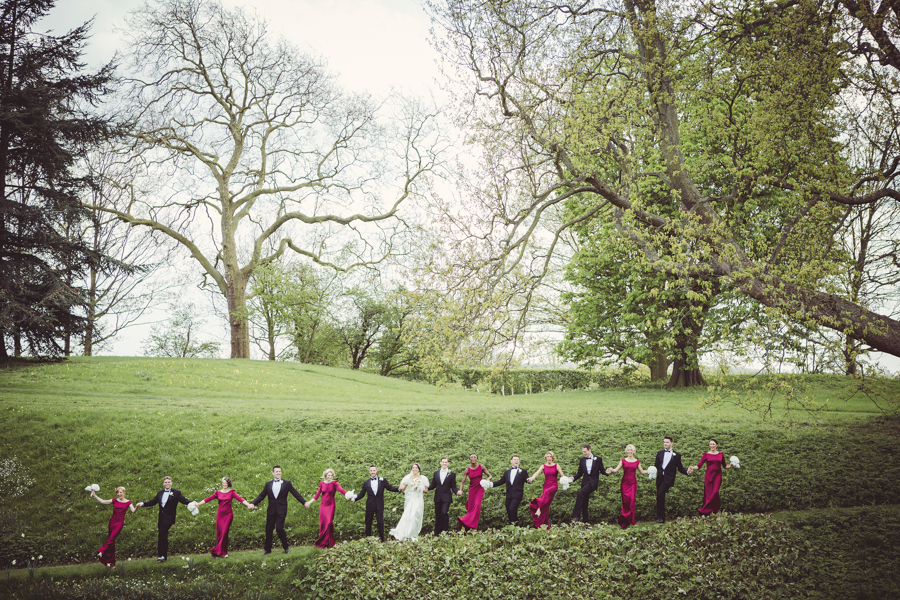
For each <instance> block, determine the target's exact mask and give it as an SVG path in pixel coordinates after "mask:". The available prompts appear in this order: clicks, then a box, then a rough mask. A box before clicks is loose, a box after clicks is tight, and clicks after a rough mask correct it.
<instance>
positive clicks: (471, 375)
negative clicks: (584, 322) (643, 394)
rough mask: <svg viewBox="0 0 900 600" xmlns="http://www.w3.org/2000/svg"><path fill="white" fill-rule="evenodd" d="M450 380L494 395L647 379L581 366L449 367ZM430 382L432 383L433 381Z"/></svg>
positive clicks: (408, 376) (418, 377) (417, 376)
mask: <svg viewBox="0 0 900 600" xmlns="http://www.w3.org/2000/svg"><path fill="white" fill-rule="evenodd" d="M448 375H449V377H448V380H449V383H458V384H459V385H461V386H462V387H464V388H466V389H475V388H478V389H479V390H482V391H490V392H491V393H493V394H503V395H507V394H536V393H539V392H552V391H564V390H587V389H596V388H605V389H608V388H614V387H621V386H625V385H632V384H635V383H639V382H645V381H648V378H647V377H646V375H645V374H642V373H641V372H638V371H632V372H628V373H624V372H618V371H609V372H600V371H586V370H582V369H489V368H478V369H474V368H473V369H463V368H456V369H450V370H449V372H448ZM399 376H401V377H403V378H405V379H410V380H413V381H425V380H428V378H427V377H425V376H424V375H422V374H421V373H415V372H406V373H402V374H400V375H399ZM432 383H433V382H432Z"/></svg>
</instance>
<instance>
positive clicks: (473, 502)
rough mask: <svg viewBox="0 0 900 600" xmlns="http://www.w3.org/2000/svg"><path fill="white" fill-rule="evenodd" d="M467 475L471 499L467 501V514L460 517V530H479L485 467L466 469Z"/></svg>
mask: <svg viewBox="0 0 900 600" xmlns="http://www.w3.org/2000/svg"><path fill="white" fill-rule="evenodd" d="M466 475H467V476H468V478H469V498H468V499H467V500H466V514H465V515H464V516H462V517H459V529H462V528H463V527H468V528H469V529H478V519H480V518H481V501H482V500H483V499H484V488H483V487H481V478H482V476H483V475H484V467H482V466H481V465H478V466H477V467H475V468H474V469H473V468H471V467H466Z"/></svg>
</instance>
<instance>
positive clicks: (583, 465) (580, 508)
mask: <svg viewBox="0 0 900 600" xmlns="http://www.w3.org/2000/svg"><path fill="white" fill-rule="evenodd" d="M581 454H582V457H581V458H580V459H579V460H578V472H577V473H575V477H573V478H572V481H573V482H574V481H578V480H579V479H581V478H582V477H584V479H582V481H581V489H580V490H578V495H577V496H575V508H573V509H572V522H573V523H577V522H578V521H579V520H581V521H584V522H585V523H587V520H588V502H589V501H590V499H591V494H593V493H594V492H595V491H596V490H597V488H598V487H600V474H601V473H602V474H603V475H609V473H607V471H606V469H604V468H603V459H602V458H600V457H599V456H594V455H593V454H592V453H591V445H590V444H585V445H584V446H582V447H581Z"/></svg>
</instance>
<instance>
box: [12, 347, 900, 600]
mask: <svg viewBox="0 0 900 600" xmlns="http://www.w3.org/2000/svg"><path fill="white" fill-rule="evenodd" d="M811 381H812V387H811V389H810V390H809V391H808V393H807V394H808V396H809V397H810V398H811V399H812V400H814V401H815V402H816V403H817V404H818V405H820V406H822V407H823V408H822V410H819V411H816V412H812V413H795V414H793V415H792V426H791V427H785V426H784V422H785V420H784V419H785V415H784V414H783V413H781V412H779V411H778V410H777V409H776V411H775V412H774V414H773V418H772V419H769V420H766V421H763V420H761V419H760V417H759V415H758V414H756V413H751V412H747V411H745V410H743V409H741V408H737V407H735V406H733V405H731V404H717V405H714V406H707V405H706V404H705V403H704V399H705V398H706V397H707V396H708V393H707V392H706V391H705V390H696V389H694V390H675V391H669V390H664V389H661V388H659V387H657V386H649V385H646V386H634V387H628V388H617V389H598V390H591V391H577V392H550V393H542V394H530V395H515V396H497V395H491V394H487V393H484V392H478V391H476V390H468V391H467V390H463V389H459V388H443V389H438V388H435V387H433V386H429V385H426V384H422V383H414V382H408V381H403V380H396V379H388V378H383V377H379V376H376V375H372V374H368V373H361V372H354V371H349V370H343V369H332V368H326V367H317V366H310V365H300V364H294V363H273V362H262V361H245V360H240V361H237V360H173V359H148V358H116V357H104V358H89V359H85V358H75V359H72V360H69V361H66V362H61V363H48V364H35V363H27V362H26V363H16V364H13V365H9V366H7V367H5V368H2V370H0V414H2V415H3V419H2V421H0V461H6V462H5V463H4V464H6V465H10V464H11V465H14V466H15V473H12V474H4V475H2V476H0V486H3V487H0V493H2V496H0V536H2V537H0V568H2V567H5V566H7V565H9V564H10V563H11V561H12V560H17V565H16V566H17V567H18V566H20V565H21V564H22V561H23V560H24V559H26V558H28V557H30V556H32V555H34V556H36V555H41V556H43V557H44V558H43V560H42V562H41V564H42V565H49V566H51V567H52V568H58V569H73V568H76V567H72V566H63V565H79V564H83V565H89V566H82V567H77V568H79V569H85V568H89V569H93V570H96V569H101V568H102V567H99V566H98V565H96V564H94V562H93V560H94V555H95V553H96V548H97V547H98V546H99V545H100V544H101V543H102V542H103V541H104V539H105V533H106V524H107V521H108V519H109V512H110V509H109V507H108V506H102V505H99V504H98V503H96V502H94V501H93V500H91V499H90V498H89V497H88V493H87V492H84V491H83V490H84V487H85V486H86V485H88V484H91V483H98V484H99V485H100V487H101V492H100V494H99V495H100V496H101V497H103V498H109V497H111V496H112V495H113V491H112V490H113V488H114V487H115V486H117V485H123V486H125V487H126V488H127V494H126V495H127V497H128V498H129V499H131V500H132V501H134V502H137V501H141V500H149V499H150V498H152V497H153V495H154V494H155V493H156V491H157V490H158V489H160V488H161V481H162V478H163V476H164V475H171V476H172V477H173V478H174V479H175V487H177V488H179V489H181V490H182V492H183V493H184V494H185V495H186V496H187V497H188V498H190V499H193V500H199V499H202V498H204V497H206V496H208V495H210V494H211V493H212V491H213V489H214V488H215V486H216V485H217V483H218V481H219V479H220V478H221V477H222V476H223V475H227V476H229V477H231V478H232V480H233V482H234V486H235V489H236V490H237V491H238V493H240V494H241V495H242V496H244V497H245V498H247V499H248V500H252V499H253V498H254V497H255V496H256V495H257V494H258V493H259V492H260V490H261V489H262V486H263V483H264V482H265V481H266V480H267V479H269V478H270V470H271V466H272V465H273V464H275V463H278V464H280V465H282V467H283V468H284V472H285V473H284V474H285V477H286V478H287V479H290V480H292V481H293V483H294V485H295V487H297V489H298V490H300V492H301V493H302V494H303V495H304V496H307V497H309V496H311V495H312V494H313V493H314V491H315V488H316V485H317V483H318V481H319V479H320V477H321V474H322V471H323V470H324V469H325V468H326V467H332V468H334V469H335V470H336V471H337V474H338V480H339V481H340V483H341V485H342V486H343V487H344V488H346V489H356V490H358V489H359V487H360V484H361V483H362V482H363V480H364V478H365V476H366V471H367V467H368V465H369V464H371V463H375V464H377V465H378V466H379V469H380V474H381V475H383V476H385V477H387V479H388V480H389V481H390V482H391V483H393V484H397V483H398V482H399V480H400V479H401V477H402V476H403V475H404V474H405V473H407V472H408V470H409V466H410V464H411V463H412V462H420V463H421V464H422V467H423V470H424V471H426V472H429V473H430V472H431V471H433V470H434V469H436V468H437V464H438V461H439V459H440V457H441V456H445V455H446V456H449V457H450V459H451V467H452V468H453V469H454V470H456V471H457V472H459V471H461V470H462V469H463V468H464V467H465V457H466V456H467V455H468V454H469V453H470V452H476V453H478V455H479V457H480V459H481V462H482V463H483V464H484V465H485V466H486V467H487V468H488V469H489V470H490V472H491V473H492V474H494V475H495V476H499V475H500V474H501V473H502V472H503V470H505V468H507V465H508V460H509V456H510V454H512V453H518V454H519V455H520V457H521V459H522V466H523V467H525V468H526V469H528V470H529V471H532V470H533V469H534V468H535V467H536V466H537V465H539V464H540V460H541V457H542V456H543V454H544V452H546V450H548V449H552V450H553V451H554V452H555V453H556V454H557V457H558V458H559V461H560V465H561V467H562V468H563V470H564V471H565V473H566V474H568V475H572V474H574V471H575V469H576V467H577V458H578V457H579V456H580V447H581V444H582V443H584V442H590V443H591V444H592V446H593V449H594V452H595V454H597V455H598V456H600V457H602V458H603V460H604V463H605V464H606V465H613V466H614V465H615V463H616V462H617V461H618V459H619V458H621V457H623V456H624V450H623V449H624V446H625V445H626V444H628V443H633V444H635V445H636V446H637V448H638V453H637V456H638V458H640V459H641V460H642V462H643V463H644V465H645V466H647V465H648V463H650V462H652V460H653V457H654V456H655V453H656V451H657V450H658V449H659V448H660V447H661V442H662V437H663V436H664V435H672V436H673V437H674V438H675V447H676V449H677V450H678V451H680V452H682V453H683V454H684V456H685V463H686V464H690V463H692V462H693V463H696V461H697V460H698V459H699V457H700V455H701V453H702V452H703V450H704V449H705V447H706V444H707V442H708V440H709V438H710V437H715V438H717V439H718V440H719V442H720V443H721V445H722V448H723V450H724V451H725V453H726V454H727V455H731V454H735V455H738V456H739V457H740V459H741V465H742V468H741V469H740V470H734V469H733V470H730V471H729V472H727V473H726V476H725V481H724V484H723V487H722V501H723V507H724V509H725V510H728V511H731V512H740V513H759V512H768V513H771V512H775V511H809V510H813V511H814V512H815V510H818V509H831V510H837V509H845V508H848V507H867V506H876V505H892V504H894V503H896V499H897V498H898V497H900V496H898V494H900V483H898V482H900V465H898V464H897V461H895V460H892V457H893V456H894V455H895V454H896V452H895V447H896V443H897V433H898V429H900V428H898V421H897V420H896V419H894V418H892V417H886V416H885V415H884V414H882V412H881V411H880V410H879V409H878V408H877V407H876V406H875V405H874V404H873V403H872V401H871V400H870V399H869V398H867V397H866V396H864V395H861V394H856V395H853V396H852V397H851V395H850V394H849V393H848V388H849V386H848V384H847V382H846V380H844V379H842V378H832V377H817V378H812V379H811ZM888 385H889V387H888V388H887V389H886V390H885V391H883V396H882V397H883V398H884V397H886V398H888V399H892V398H893V399H896V398H897V397H898V395H900V382H896V381H892V382H889V383H888ZM13 460H14V462H9V461H13ZM16 477H18V478H19V481H20V482H22V481H24V482H26V483H27V481H28V480H29V479H30V480H34V483H33V484H32V485H28V486H25V487H27V489H24V491H23V486H22V485H13V484H12V483H10V482H13V483H14V480H15V478H16ZM619 477H620V476H613V477H610V478H603V479H602V481H601V487H600V490H598V492H597V493H596V494H595V495H594V497H593V499H592V501H591V514H592V520H594V521H596V522H598V523H611V522H614V519H615V517H616V515H617V514H618V510H619V502H620V500H619V490H618V482H619ZM576 487H577V486H576ZM539 489H540V483H535V484H533V485H532V486H531V487H530V488H526V494H531V496H536V495H538V493H539ZM653 490H654V486H653V483H652V482H650V481H648V480H646V479H642V480H640V481H639V490H638V507H637V510H638V518H639V519H642V520H644V521H647V520H651V519H652V518H653V517H654V515H653V507H654V505H655V500H654V498H653V494H654V492H653ZM20 492H23V493H20ZM574 498H575V488H574V487H573V488H572V489H570V490H569V491H566V492H562V491H561V492H560V493H559V494H558V495H557V498H556V500H555V501H554V506H553V512H552V513H551V518H552V520H553V521H554V523H561V522H564V521H566V520H567V517H568V514H569V512H570V511H571V508H572V506H573V504H574ZM701 499H702V478H701V477H697V476H696V475H695V476H692V477H690V478H688V477H684V476H679V477H678V482H677V484H676V487H675V489H674V490H673V492H671V493H670V495H669V502H668V505H669V510H670V513H671V516H672V517H678V516H685V517H686V516H692V515H694V514H696V513H695V511H696V508H697V506H698V505H699V503H700V500H701ZM386 504H387V506H386V526H387V527H390V526H391V525H393V524H394V523H395V522H396V521H397V519H399V514H400V512H401V510H402V505H403V499H402V497H401V496H400V495H399V494H396V495H389V496H388V498H387V502H386ZM462 505H463V502H461V501H460V502H458V503H455V505H454V507H453V509H452V512H451V522H455V519H454V517H456V516H459V515H460V514H462ZM153 510H154V511H155V510H156V509H153ZM237 510H238V512H237V514H236V515H235V520H234V524H233V525H232V529H231V547H232V551H230V552H231V554H232V557H238V558H236V559H235V560H233V561H232V562H231V564H234V565H239V564H241V563H242V562H243V561H244V560H247V561H250V562H254V561H257V560H261V559H260V558H254V554H253V553H252V552H251V553H250V554H247V555H243V554H241V553H240V552H241V551H251V550H255V551H257V552H258V550H259V549H260V548H261V546H262V541H263V528H264V522H265V514H264V511H257V512H254V513H250V512H247V511H246V510H244V509H243V508H239V509H237ZM289 511H290V512H289V515H288V521H287V525H288V536H289V538H290V540H291V543H292V544H294V545H308V544H310V543H311V542H312V540H313V539H314V538H315V536H316V533H317V530H318V511H317V507H316V506H315V505H314V507H313V510H309V511H307V510H305V509H303V507H301V506H300V505H299V504H297V503H294V502H293V501H292V502H291V505H290V509H289ZM522 511H523V512H522V518H527V517H525V514H526V512H527V509H525V508H523V509H522ZM363 513H364V510H363V507H362V506H361V505H354V504H350V503H348V502H344V501H343V500H342V499H338V505H337V514H336V518H335V526H336V536H337V538H338V539H339V540H351V539H358V538H360V537H361V536H362V534H363V528H364V525H363ZM425 518H426V522H425V525H424V528H425V530H426V531H427V530H429V529H430V528H431V527H432V526H433V510H432V508H431V506H430V502H426V516H425ZM214 519H215V509H214V507H213V506H210V507H204V508H203V509H201V513H200V515H199V516H197V517H192V516H191V515H190V514H189V513H188V512H187V511H185V510H182V511H180V513H179V517H178V522H177V524H176V525H175V527H174V528H173V530H172V533H171V536H170V537H171V553H172V555H176V554H177V555H188V554H202V553H204V552H206V551H207V550H208V548H209V547H210V546H211V545H212V543H213V542H214V536H215V533H214V532H215V526H214ZM504 521H505V511H504V509H503V501H502V493H501V492H498V491H488V493H487V495H486V497H485V503H484V508H483V515H482V523H484V524H485V526H486V527H501V526H502V525H503V524H504ZM653 525H654V526H655V524H653ZM647 526H648V527H649V526H650V524H647ZM22 534H24V537H22ZM155 547H156V512H151V511H150V510H139V511H138V513H136V514H133V515H132V514H129V515H128V516H127V517H126V526H125V530H124V531H123V533H122V534H121V535H120V537H119V541H118V542H117V548H118V552H117V555H118V557H119V560H120V561H121V560H124V561H126V563H127V559H128V558H132V565H134V564H138V563H136V562H135V561H139V560H140V559H142V558H146V557H149V556H152V555H153V554H154V552H155ZM245 556H246V559H245V558H244V557H245ZM305 556H306V555H305V554H304V555H298V556H297V557H296V558H293V554H292V555H291V558H292V559H293V560H297V561H300V562H301V563H302V562H303V561H304V560H307V558H305ZM204 560H207V558H206V557H197V558H196V561H198V562H197V565H198V567H197V568H200V567H199V565H201V564H202V561H204ZM229 560H230V561H231V560H232V559H231V558H229ZM171 562H172V561H170V563H171ZM219 564H220V563H217V565H216V567H215V568H217V569H218V568H222V569H225V568H227V566H224V567H220V566H218V565H219ZM57 565H59V566H57ZM152 566H153V567H155V566H156V565H155V564H154V565H152ZM184 566H185V565H179V566H178V568H179V569H182V570H184ZM163 567H172V565H171V564H168V565H163ZM125 568H126V569H127V568H129V567H128V566H126V567H125ZM173 568H174V567H173ZM235 568H238V567H235ZM240 568H243V567H240ZM91 572H93V571H91ZM78 573H80V575H79V576H86V575H84V571H78ZM59 577H64V578H65V577H68V575H67V571H65V570H63V571H61V572H60V574H59ZM198 597H200V596H198Z"/></svg>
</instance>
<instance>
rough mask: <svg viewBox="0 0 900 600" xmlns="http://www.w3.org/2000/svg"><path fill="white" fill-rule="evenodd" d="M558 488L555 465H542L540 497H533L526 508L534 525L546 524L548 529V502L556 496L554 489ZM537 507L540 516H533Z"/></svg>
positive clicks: (557, 473)
mask: <svg viewBox="0 0 900 600" xmlns="http://www.w3.org/2000/svg"><path fill="white" fill-rule="evenodd" d="M558 489H559V469H558V468H557V467H556V465H553V466H548V465H544V489H543V490H541V497H540V498H535V499H534V500H532V501H531V502H530V503H529V504H528V510H530V511H531V519H532V520H533V521H534V526H535V527H536V528H540V526H541V525H546V526H547V529H550V503H551V502H553V497H554V496H556V490H558ZM538 509H540V510H541V516H539V517H538V516H535V514H536V513H537V511H538Z"/></svg>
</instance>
